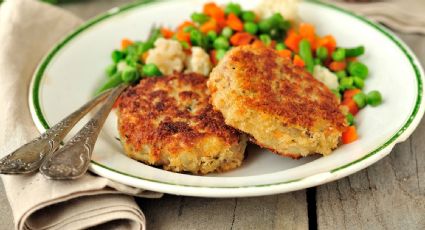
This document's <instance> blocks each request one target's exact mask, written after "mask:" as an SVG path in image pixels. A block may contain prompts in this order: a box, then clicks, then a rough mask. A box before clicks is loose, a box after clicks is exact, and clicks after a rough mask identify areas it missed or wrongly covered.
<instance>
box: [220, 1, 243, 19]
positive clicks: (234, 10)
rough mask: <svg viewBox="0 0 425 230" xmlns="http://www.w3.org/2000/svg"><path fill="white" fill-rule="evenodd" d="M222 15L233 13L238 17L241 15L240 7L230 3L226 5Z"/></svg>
mask: <svg viewBox="0 0 425 230" xmlns="http://www.w3.org/2000/svg"><path fill="white" fill-rule="evenodd" d="M224 13H226V14H230V13H233V14H235V15H236V16H239V15H240V14H241V13H242V8H241V5H239V4H237V3H233V2H231V3H229V4H227V6H226V8H225V9H224Z"/></svg>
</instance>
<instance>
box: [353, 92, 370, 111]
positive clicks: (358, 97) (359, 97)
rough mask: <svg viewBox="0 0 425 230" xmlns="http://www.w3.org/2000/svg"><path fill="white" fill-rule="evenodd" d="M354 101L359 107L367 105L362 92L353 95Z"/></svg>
mask: <svg viewBox="0 0 425 230" xmlns="http://www.w3.org/2000/svg"><path fill="white" fill-rule="evenodd" d="M353 100H354V102H356V104H357V106H358V107H359V108H360V109H361V108H364V107H365V106H366V105H367V101H366V95H365V94H364V93H358V94H356V95H354V96H353Z"/></svg>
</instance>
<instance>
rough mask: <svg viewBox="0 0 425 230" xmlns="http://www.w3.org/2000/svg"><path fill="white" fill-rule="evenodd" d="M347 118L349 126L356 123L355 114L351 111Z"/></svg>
mask: <svg viewBox="0 0 425 230" xmlns="http://www.w3.org/2000/svg"><path fill="white" fill-rule="evenodd" d="M345 118H346V119H347V123H348V125H349V126H352V125H354V123H355V121H354V116H353V114H351V113H348V114H347V115H346V116H345Z"/></svg>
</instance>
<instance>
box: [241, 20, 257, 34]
mask: <svg viewBox="0 0 425 230" xmlns="http://www.w3.org/2000/svg"><path fill="white" fill-rule="evenodd" d="M243 28H244V30H245V31H246V32H248V33H250V34H253V35H255V34H256V33H257V32H258V26H257V24H255V23H253V22H246V23H245V24H244V25H243Z"/></svg>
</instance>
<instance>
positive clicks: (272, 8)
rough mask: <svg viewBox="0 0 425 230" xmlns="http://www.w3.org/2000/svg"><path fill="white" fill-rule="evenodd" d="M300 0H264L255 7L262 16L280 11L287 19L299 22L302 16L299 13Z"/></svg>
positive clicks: (268, 15)
mask: <svg viewBox="0 0 425 230" xmlns="http://www.w3.org/2000/svg"><path fill="white" fill-rule="evenodd" d="M299 2H300V1H299V0H263V1H261V3H260V4H259V5H258V6H257V8H256V9H255V12H256V13H257V14H258V15H259V16H260V17H261V18H266V17H270V16H271V15H273V14H274V13H276V12H279V13H280V14H282V16H283V17H284V18H285V19H286V20H291V21H293V22H297V21H299V18H300V16H299V15H298V4H299Z"/></svg>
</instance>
